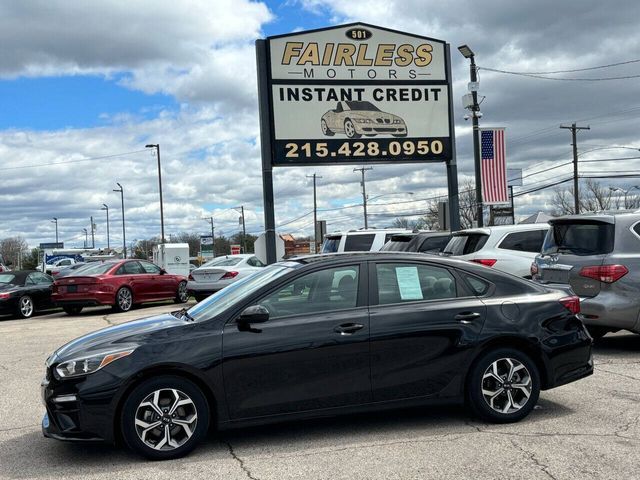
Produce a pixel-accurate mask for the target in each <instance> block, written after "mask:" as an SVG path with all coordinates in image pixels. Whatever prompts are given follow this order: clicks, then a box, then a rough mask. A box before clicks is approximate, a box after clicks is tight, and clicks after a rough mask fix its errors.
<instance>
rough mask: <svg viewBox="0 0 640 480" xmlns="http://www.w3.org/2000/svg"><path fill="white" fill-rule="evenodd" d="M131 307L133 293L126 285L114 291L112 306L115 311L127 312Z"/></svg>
mask: <svg viewBox="0 0 640 480" xmlns="http://www.w3.org/2000/svg"><path fill="white" fill-rule="evenodd" d="M131 307H133V293H132V292H131V290H129V289H128V288H127V287H122V288H120V289H119V290H118V292H117V293H116V303H115V305H114V306H113V308H114V310H116V311H117V312H128V311H129V310H131Z"/></svg>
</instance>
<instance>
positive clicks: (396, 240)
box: [380, 235, 415, 252]
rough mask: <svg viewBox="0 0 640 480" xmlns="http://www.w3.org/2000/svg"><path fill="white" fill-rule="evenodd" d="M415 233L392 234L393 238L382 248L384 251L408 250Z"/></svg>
mask: <svg viewBox="0 0 640 480" xmlns="http://www.w3.org/2000/svg"><path fill="white" fill-rule="evenodd" d="M414 237H415V235H392V236H391V239H390V240H389V241H388V242H387V243H385V244H384V246H383V247H382V248H381V249H380V251H382V252H407V251H409V250H410V245H411V240H412V239H413V238H414Z"/></svg>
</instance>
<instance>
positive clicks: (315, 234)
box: [307, 173, 322, 252]
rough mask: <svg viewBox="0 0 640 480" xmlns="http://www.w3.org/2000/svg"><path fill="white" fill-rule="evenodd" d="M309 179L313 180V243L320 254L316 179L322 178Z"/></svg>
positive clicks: (315, 176)
mask: <svg viewBox="0 0 640 480" xmlns="http://www.w3.org/2000/svg"><path fill="white" fill-rule="evenodd" d="M307 178H313V243H314V245H315V252H318V201H317V197H316V179H317V178H322V177H319V176H318V175H316V174H315V173H314V174H313V175H307Z"/></svg>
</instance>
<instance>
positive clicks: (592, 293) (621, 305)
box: [531, 211, 640, 338]
mask: <svg viewBox="0 0 640 480" xmlns="http://www.w3.org/2000/svg"><path fill="white" fill-rule="evenodd" d="M549 223H550V224H551V229H550V230H549V232H548V233H547V236H546V237H545V241H544V244H543V246H542V252H541V253H540V254H539V255H538V256H537V257H536V259H535V262H534V263H533V264H532V265H531V275H532V278H533V279H534V280H535V281H538V282H540V283H544V284H556V285H558V286H564V287H568V286H570V287H571V289H572V290H573V292H574V293H575V294H576V295H578V296H580V299H581V306H582V317H583V321H584V323H585V325H586V326H587V328H588V329H589V332H590V333H591V335H592V336H593V337H594V338H599V337H602V336H603V335H606V334H607V333H608V332H615V331H617V330H629V331H632V332H635V333H640V319H639V316H640V211H637V212H624V213H619V212H613V213H611V212H605V213H594V214H586V215H570V216H565V217H559V218H555V219H553V220H551V221H549Z"/></svg>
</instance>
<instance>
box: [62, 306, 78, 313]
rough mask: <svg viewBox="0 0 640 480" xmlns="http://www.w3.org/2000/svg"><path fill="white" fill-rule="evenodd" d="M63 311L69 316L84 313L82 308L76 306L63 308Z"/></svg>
mask: <svg viewBox="0 0 640 480" xmlns="http://www.w3.org/2000/svg"><path fill="white" fill-rule="evenodd" d="M62 309H63V310H64V311H65V313H66V314H67V315H80V312H82V307H78V306H75V305H74V306H67V307H62Z"/></svg>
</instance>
